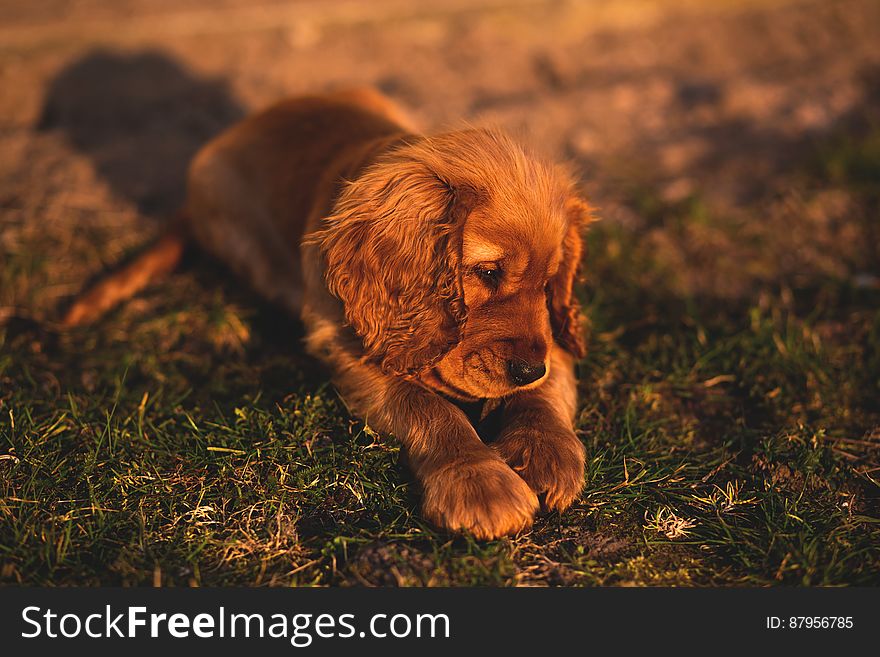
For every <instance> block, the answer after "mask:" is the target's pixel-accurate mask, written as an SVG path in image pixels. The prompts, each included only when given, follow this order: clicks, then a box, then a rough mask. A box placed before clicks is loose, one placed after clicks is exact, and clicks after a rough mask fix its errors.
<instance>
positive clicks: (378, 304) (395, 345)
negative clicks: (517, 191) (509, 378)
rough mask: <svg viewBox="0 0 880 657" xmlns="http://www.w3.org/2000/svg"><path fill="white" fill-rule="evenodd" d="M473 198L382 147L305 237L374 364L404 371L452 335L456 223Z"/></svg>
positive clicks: (430, 356)
mask: <svg viewBox="0 0 880 657" xmlns="http://www.w3.org/2000/svg"><path fill="white" fill-rule="evenodd" d="M473 198H474V197H473V194H472V193H470V192H469V191H468V190H466V189H463V188H461V187H456V186H453V185H452V184H450V183H449V182H448V181H447V180H444V179H442V178H441V177H440V175H438V174H437V173H436V172H435V171H433V170H432V169H431V168H430V167H429V166H427V165H426V164H425V163H424V162H422V161H420V160H418V159H415V158H412V157H405V156H404V155H403V154H401V153H394V152H392V153H390V154H387V155H386V156H384V157H382V158H380V160H379V161H378V162H377V163H376V164H374V165H372V166H371V167H369V168H368V169H366V170H365V171H364V172H363V173H362V174H361V175H360V176H358V177H357V179H355V180H354V181H352V182H350V183H348V185H347V186H346V187H345V189H344V190H343V192H342V194H341V195H340V197H339V199H338V200H337V202H336V204H335V206H334V211H333V214H332V215H331V216H330V217H327V218H326V219H325V224H324V226H325V227H324V229H323V230H321V231H320V233H318V234H317V235H316V236H315V238H316V241H317V243H318V244H319V245H320V248H321V251H322V253H323V255H324V258H325V279H326V283H327V287H328V289H329V290H330V292H331V293H332V294H334V295H335V296H336V297H338V298H339V299H340V300H341V301H342V302H343V304H344V307H345V317H346V319H347V320H348V323H349V324H350V325H351V326H352V327H353V328H354V330H355V331H356V332H357V333H358V335H360V337H361V338H362V340H363V344H364V349H365V353H366V355H367V358H369V359H370V360H373V361H374V362H377V363H378V364H379V365H380V367H382V369H383V370H385V371H387V372H390V373H395V374H413V373H415V372H418V371H419V370H422V369H424V368H426V367H428V366H430V365H432V364H433V363H434V362H436V361H437V360H438V359H439V358H441V357H442V356H443V355H444V354H445V353H446V352H447V351H449V350H450V349H451V348H452V347H453V346H454V345H455V344H456V343H457V342H458V340H459V336H460V332H461V329H462V326H463V324H464V320H465V315H466V309H465V306H464V302H463V299H462V290H461V280H460V276H459V271H458V269H459V261H460V257H461V236H462V225H463V221H464V216H465V215H466V213H467V211H468V207H467V205H468V203H471V202H472V199H473Z"/></svg>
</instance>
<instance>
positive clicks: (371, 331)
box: [64, 90, 589, 538]
mask: <svg viewBox="0 0 880 657" xmlns="http://www.w3.org/2000/svg"><path fill="white" fill-rule="evenodd" d="M588 220H589V212H588V209H587V206H586V204H585V203H584V202H583V201H582V200H580V199H579V198H578V197H577V196H576V195H575V192H574V190H573V184H572V181H571V180H570V178H569V177H568V176H567V175H566V174H565V173H564V172H563V171H562V170H561V169H559V168H556V167H554V166H552V165H550V164H548V163H546V162H544V161H542V160H540V159H538V158H536V157H534V156H532V155H530V154H528V153H526V152H525V151H524V150H523V149H522V148H521V147H520V146H518V145H517V144H516V143H514V142H513V141H511V140H510V139H509V138H508V137H506V136H504V135H503V134H501V133H499V132H496V131H492V130H463V131H458V132H450V133H446V134H441V135H437V136H423V135H420V134H418V133H417V132H416V131H415V130H414V129H413V128H412V127H411V126H410V125H409V123H408V121H407V119H406V118H405V117H404V116H403V115H402V113H401V112H400V110H399V109H397V108H396V107H395V106H394V105H393V104H392V103H391V101H389V100H388V99H387V98H385V97H384V96H382V95H380V94H379V93H378V92H375V91H371V90H357V91H349V92H341V93H334V94H328V95H322V96H310V97H302V98H293V99H290V100H286V101H283V102H281V103H279V104H277V105H275V106H273V107H271V108H269V109H268V110H266V111H263V112H262V113H259V114H256V115H255V116H253V117H251V118H248V119H246V120H244V121H242V122H241V123H239V124H237V125H234V126H233V127H232V128H230V129H229V130H227V131H226V132H225V133H223V134H222V135H220V136H219V137H217V138H216V139H214V140H213V141H212V142H210V143H209V144H207V145H206V146H205V147H204V148H203V149H202V150H201V151H200V152H199V154H198V155H197V156H196V157H195V159H194V160H193V162H192V165H191V167H190V170H189V179H188V197H187V201H186V203H185V206H184V207H183V209H182V211H181V212H180V214H179V216H178V218H177V219H176V220H175V221H174V222H172V224H171V226H170V228H169V230H168V231H167V232H166V233H165V235H164V236H163V237H162V238H161V239H159V241H158V242H157V243H156V244H154V245H153V246H152V247H151V248H149V249H147V250H146V251H145V252H144V253H143V254H142V255H141V256H139V257H138V258H136V259H135V260H134V261H133V262H131V263H130V264H128V265H126V266H125V267H123V268H122V269H120V270H118V271H117V272H115V273H113V274H111V275H110V276H109V277H107V278H105V279H104V280H103V281H101V282H100V283H98V284H97V285H96V286H95V287H93V288H92V289H91V290H90V291H88V292H87V293H86V294H85V295H84V296H83V297H81V298H80V299H79V300H78V301H76V302H75V303H74V304H73V305H72V307H71V308H70V309H69V311H68V313H67V315H66V317H65V319H64V323H65V324H67V325H75V324H79V323H83V322H86V321H90V320H92V319H94V318H96V317H97V316H98V315H99V314H100V313H101V312H103V311H104V310H106V309H107V308H109V307H110V306H112V305H113V304H115V303H116V302H118V301H119V300H121V299H123V298H125V297H127V296H130V295H132V294H134V293H135V292H137V291H138V290H139V289H141V288H142V287H144V286H145V285H146V284H147V283H149V282H150V281H151V280H154V279H156V278H157V277H158V276H159V275H161V274H164V273H167V272H169V271H170V270H171V269H173V267H174V266H175V264H176V263H177V261H178V260H179V259H180V256H181V253H182V252H183V247H184V245H185V244H186V243H187V242H193V243H195V244H196V245H197V246H198V247H200V248H202V249H204V250H205V251H207V252H208V253H210V254H212V255H213V256H215V257H216V258H218V259H219V260H221V261H222V262H224V263H225V264H226V265H228V266H229V267H230V268H231V269H232V270H233V271H235V272H236V273H237V274H239V275H240V276H241V277H242V278H244V279H245V280H246V281H247V282H248V283H249V284H250V285H251V286H252V287H253V289H254V290H256V291H257V292H258V293H259V294H261V295H262V296H264V297H265V298H267V299H269V300H271V301H274V302H276V303H277V304H279V305H280V306H282V307H283V308H285V309H286V310H287V311H288V312H290V313H293V314H294V315H295V316H296V317H300V318H301V319H302V321H303V322H304V323H305V326H306V329H307V347H308V350H309V351H310V352H311V353H312V354H313V355H315V356H316V357H318V358H319V359H321V360H323V361H324V362H325V363H327V364H328V365H329V366H330V368H331V369H332V371H333V373H334V378H333V380H334V383H335V385H336V386H337V388H338V390H339V392H340V393H341V395H342V397H343V398H344V399H345V400H346V402H347V404H348V405H349V407H350V408H351V409H353V410H354V412H355V413H357V414H358V415H359V416H360V417H362V418H363V419H364V420H365V421H367V422H368V423H369V424H370V425H371V426H372V427H374V428H376V429H378V430H379V431H381V432H384V433H388V434H393V435H394V436H396V438H397V439H398V440H399V441H400V442H401V444H402V446H403V448H404V451H405V455H406V458H407V460H408V463H409V465H410V467H411V469H412V472H413V473H414V475H415V477H416V479H417V480H418V482H419V484H420V485H421V487H422V493H423V510H424V515H425V516H426V517H427V518H428V519H429V520H430V521H432V522H433V523H435V524H437V525H439V526H441V527H445V528H448V529H450V530H453V531H466V532H471V533H472V534H473V535H475V536H477V537H479V538H492V537H497V536H502V535H505V534H510V533H514V532H517V531H519V530H521V529H523V528H525V527H528V526H529V525H531V523H532V519H533V516H534V514H535V513H536V511H537V510H538V509H539V506H540V499H542V500H543V503H544V505H545V506H546V508H549V509H558V510H562V509H565V508H566V507H568V506H569V505H570V504H571V503H572V501H573V500H574V499H575V497H576V496H577V495H578V493H579V492H580V490H581V488H582V486H583V483H584V448H583V445H582V444H581V442H580V441H579V440H578V438H577V436H576V435H575V433H574V430H573V427H572V424H573V419H574V413H575V405H576V385H575V375H574V361H575V359H577V358H578V357H580V356H581V355H582V354H583V352H584V344H583V339H582V337H581V321H580V314H579V311H578V306H577V303H576V301H575V299H574V297H573V296H572V284H573V281H574V279H575V275H576V271H577V269H578V264H579V262H580V259H581V238H580V232H581V230H582V228H583V227H584V226H585V224H586V223H587V221H588ZM478 403H483V404H484V405H485V406H486V407H487V408H489V407H491V408H493V409H494V411H493V412H494V413H495V414H496V417H498V418H500V429H499V430H498V431H497V436H496V437H495V439H494V440H493V441H492V442H484V440H482V439H481V437H480V435H478V433H477V429H476V428H475V426H474V424H473V423H472V422H471V421H470V419H469V416H468V413H467V410H468V409H472V408H473V407H474V406H475V405H476V404H478Z"/></svg>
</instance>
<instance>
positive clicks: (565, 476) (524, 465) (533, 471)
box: [492, 346, 585, 511]
mask: <svg viewBox="0 0 880 657" xmlns="http://www.w3.org/2000/svg"><path fill="white" fill-rule="evenodd" d="M551 358H552V360H551V364H550V375H549V378H548V380H547V381H545V382H544V383H543V384H542V385H541V386H540V387H538V388H536V389H534V390H529V391H527V392H523V393H521V394H518V395H516V396H514V397H513V398H511V399H510V400H509V401H508V402H507V404H506V406H505V408H504V415H503V418H502V423H503V424H502V429H501V432H500V434H499V437H498V440H496V441H495V442H494V443H493V444H492V448H493V449H494V450H495V451H496V452H497V453H498V454H499V455H500V456H501V457H502V458H504V460H505V461H506V462H507V463H508V464H509V465H510V467H511V468H513V469H514V470H515V471H516V472H517V473H518V474H519V475H520V477H522V478H523V480H524V481H525V482H526V483H527V484H528V485H529V486H530V487H531V489H532V490H533V491H534V492H535V493H537V494H538V495H545V498H544V504H545V506H546V507H547V508H549V509H557V510H559V511H561V510H563V509H565V508H567V507H568V506H569V505H570V504H571V503H572V502H573V501H574V499H575V497H577V495H578V493H580V491H581V489H582V488H583V486H584V460H585V451H584V446H583V444H582V443H581V441H580V440H578V437H577V436H576V435H575V433H574V430H573V428H572V424H573V420H574V413H575V407H576V403H577V387H576V381H575V376H574V363H573V359H572V357H571V356H570V355H569V354H568V352H566V351H565V350H564V349H562V348H561V347H559V346H554V347H553V353H552V357H551Z"/></svg>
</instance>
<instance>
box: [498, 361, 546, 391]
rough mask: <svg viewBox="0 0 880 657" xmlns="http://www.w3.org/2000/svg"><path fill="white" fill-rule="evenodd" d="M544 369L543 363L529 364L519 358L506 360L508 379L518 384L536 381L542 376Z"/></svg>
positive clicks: (522, 384) (523, 384)
mask: <svg viewBox="0 0 880 657" xmlns="http://www.w3.org/2000/svg"><path fill="white" fill-rule="evenodd" d="M546 371H547V368H546V367H544V363H534V364H530V363H527V362H526V361H524V360H520V359H519V358H514V359H513V360H509V361H507V373H508V374H510V380H511V381H513V382H514V384H516V385H518V386H525V385H528V384H530V383H532V382H533V381H537V380H538V379H540V378H541V377H542V376H544V373H545V372H546Z"/></svg>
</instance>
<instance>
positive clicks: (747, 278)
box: [0, 0, 880, 315]
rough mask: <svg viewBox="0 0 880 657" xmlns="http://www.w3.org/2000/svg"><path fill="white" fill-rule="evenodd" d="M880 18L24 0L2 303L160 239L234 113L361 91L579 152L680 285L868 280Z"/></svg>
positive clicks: (430, 121)
mask: <svg viewBox="0 0 880 657" xmlns="http://www.w3.org/2000/svg"><path fill="white" fill-rule="evenodd" d="M878 25H880V4H878V3H877V2H874V1H871V0H833V1H829V0H824V1H818V0H817V1H810V0H797V1H795V0H712V1H711V2H708V1H697V0H664V1H663V2H659V1H651V0H615V1H611V0H583V1H580V2H578V1H564V0H444V1H439V0H425V1H420V2H408V1H405V0H371V1H370V2H358V1H352V0H322V1H313V0H293V1H283V2H282V1H272V0H261V1H260V2H251V1H245V0H215V1H208V0H174V1H172V0H119V1H114V2H104V1H100V0H41V1H40V2H29V3H23V2H15V1H8V0H6V1H4V2H2V3H0V85H2V89H3V92H2V94H0V258H5V259H7V261H9V260H14V261H15V263H16V264H15V266H13V267H10V266H9V265H8V264H7V266H6V267H4V268H3V272H2V274H0V313H6V314H9V313H11V312H14V311H15V309H18V310H21V309H24V308H26V309H28V310H29V311H30V312H31V313H37V314H38V315H43V314H44V313H45V312H47V311H48V310H49V309H50V308H52V307H53V306H54V304H56V303H57V301H58V299H59V298H60V297H63V296H65V295H69V294H71V293H73V292H74V291H75V290H77V289H79V286H80V284H81V281H82V279H83V275H84V273H85V272H84V268H85V270H87V271H88V272H90V273H93V272H94V271H97V270H99V269H100V268H101V267H102V266H103V265H104V264H105V262H106V261H108V260H109V261H112V260H113V259H114V258H115V257H118V255H119V254H120V253H121V252H122V251H124V250H125V249H126V248H128V247H130V246H131V245H132V244H135V243H138V242H140V241H142V240H143V238H144V232H145V231H147V232H148V231H149V230H151V228H150V224H149V222H145V221H144V218H147V217H159V216H162V215H164V214H166V213H168V212H169V211H171V210H172V209H173V208H174V207H175V206H176V205H177V204H178V203H179V201H180V198H181V195H182V183H183V173H184V171H185V168H186V164H187V161H188V159H189V158H190V156H191V155H192V153H193V152H194V151H195V150H196V149H197V148H198V147H199V145H200V144H202V143H204V141H205V140H206V139H207V138H208V137H210V136H211V135H212V134H214V133H216V132H217V131H219V130H220V129H222V128H223V127H224V126H226V125H228V124H229V123H231V122H233V121H235V120H236V119H237V118H239V117H241V116H242V115H243V114H245V113H247V112H249V111H251V110H253V109H257V108H261V107H263V106H265V105H267V104H269V103H271V102H273V101H274V100H276V99H278V98H280V97H283V96H285V95H289V94H298V93H307V92H312V91H320V90H323V89H330V88H338V87H344V86H347V85H354V84H370V85H375V86H377V87H378V88H380V89H381V90H383V91H384V92H385V93H387V94H388V95H390V96H391V97H393V98H394V99H396V100H398V101H399V102H400V103H402V104H403V105H404V106H405V107H407V108H408V109H409V110H410V112H411V113H412V114H413V115H414V116H415V117H416V118H417V119H418V121H419V122H420V124H421V125H422V126H423V127H424V129H425V130H426V131H436V130H441V129H448V128H455V127H460V126H462V125H463V124H464V123H465V122H467V123H472V124H477V125H483V124H494V125H499V126H501V127H503V128H505V129H507V130H509V131H510V132H512V133H514V134H515V135H516V136H518V137H519V138H521V139H523V140H524V141H526V142H529V143H531V144H533V145H535V146H536V147H537V148H538V150H540V151H542V152H544V153H545V154H547V155H549V156H550V157H553V158H557V159H561V160H565V161H568V162H570V163H572V164H573V165H574V167H575V170H576V171H577V173H578V176H579V178H580V180H581V183H582V187H583V190H584V191H585V192H586V193H587V195H588V196H589V198H590V200H591V201H592V202H593V204H594V205H596V206H597V207H598V209H599V214H600V215H601V216H602V217H603V218H604V219H605V220H606V221H607V222H609V225H615V226H620V227H622V229H623V230H625V231H627V232H629V233H632V234H638V235H639V236H640V240H645V243H646V244H648V245H650V248H651V250H652V254H653V255H654V256H655V257H657V258H659V259H660V264H661V265H662V268H663V269H664V270H666V272H667V274H668V275H667V276H666V279H667V280H666V284H668V285H672V286H673V287H675V288H676V289H677V290H679V291H680V292H683V293H685V294H693V293H700V292H706V291H710V292H711V294H712V295H715V296H721V297H742V296H743V295H749V296H751V295H754V294H756V291H757V290H758V289H760V288H761V287H762V286H765V285H767V284H770V285H771V286H772V285H773V284H778V283H779V282H780V281H783V280H784V281H785V282H787V283H790V284H793V285H800V284H803V285H809V284H811V283H812V282H815V281H816V280H817V279H819V278H823V279H824V278H827V277H835V278H841V277H842V278H850V279H852V280H853V281H855V282H856V283H857V284H858V285H867V286H876V285H877V284H878V279H877V273H878V262H880V257H878V249H880V247H878V243H880V237H878V228H877V224H878V220H877V199H876V195H874V196H872V197H871V198H870V199H869V200H868V201H867V203H866V202H865V199H864V198H861V197H860V198H855V197H854V194H858V193H861V192H864V187H865V186H868V185H874V187H873V191H876V174H877V171H876V170H872V169H871V166H872V163H874V164H876V157H877V151H878V150H880V137H878V133H877V127H876V126H877V114H878V106H880V103H878V101H880V38H878V31H880V30H878V27H877V26H878ZM865 144H867V146H865ZM865 149H867V151H865ZM871 157H874V158H875V159H874V160H871ZM853 168H855V169H856V171H855V173H856V177H860V180H861V182H860V183H859V184H860V185H861V186H862V187H861V188H860V189H857V190H855V191H854V190H853V189H852V188H851V187H848V186H847V185H846V184H840V181H841V180H843V178H847V182H849V179H850V178H852V176H851V175H850V174H852V173H853V171H852V170H851V169H853ZM710 215H711V216H712V220H711V221H708V220H707V217H708V216H710ZM74 227H75V229H76V230H75V231H74V230H72V229H73V228H74ZM603 230H608V229H603ZM605 246H607V245H605ZM611 247H612V248H615V247H614V245H613V244H612V245H611ZM49 253H51V259H52V267H49V268H45V267H42V266H41V265H40V264H39V263H38V262H37V261H38V260H40V258H43V257H47V254H49Z"/></svg>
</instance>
